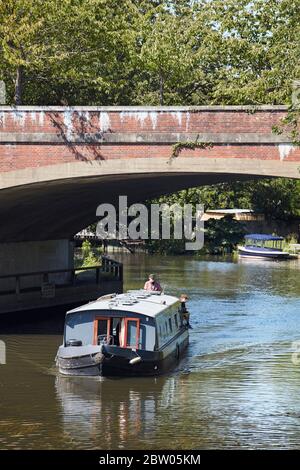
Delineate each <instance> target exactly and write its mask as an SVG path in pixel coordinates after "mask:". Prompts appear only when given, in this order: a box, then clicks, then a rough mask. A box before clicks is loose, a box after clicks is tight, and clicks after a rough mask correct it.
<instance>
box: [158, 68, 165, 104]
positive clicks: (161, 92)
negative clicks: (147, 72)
mask: <svg viewBox="0 0 300 470" xmlns="http://www.w3.org/2000/svg"><path fill="white" fill-rule="evenodd" d="M159 104H160V105H161V106H163V104H164V77H163V76H162V74H160V76H159Z"/></svg>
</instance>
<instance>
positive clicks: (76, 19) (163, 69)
mask: <svg viewBox="0 0 300 470" xmlns="http://www.w3.org/2000/svg"><path fill="white" fill-rule="evenodd" d="M299 14H300V4H299V1H298V0H281V1H280V2H279V1H278V0H269V1H268V2H266V1H265V0H253V1H252V2H249V1H248V0H214V1H208V0H197V1H193V2H192V1H186V0H173V1H170V0H157V1H155V0H122V2H120V1H119V0H110V1H109V2H108V1H106V0H63V1H62V0H0V79H4V80H5V82H6V85H7V89H8V101H9V103H12V102H14V101H15V100H16V91H17V86H18V87H19V90H18V91H19V99H20V101H21V102H22V103H23V104H69V105H73V104H85V105H88V104H89V105H94V104H97V105H117V104H119V105H122V104H127V105H129V104H132V105H136V104H148V105H156V104H166V105H182V104H184V105H188V104H191V105H193V104H194V105H197V104H252V105H254V106H255V105H257V104H262V103H273V104H281V103H287V104H290V103H291V98H290V97H291V89H292V80H293V79H297V78H299V72H300V70H299V68H300V66H299V64H300V61H299V58H300V48H299V37H300V23H299V21H298V20H299Z"/></svg>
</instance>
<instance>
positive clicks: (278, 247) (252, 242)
mask: <svg viewBox="0 0 300 470" xmlns="http://www.w3.org/2000/svg"><path fill="white" fill-rule="evenodd" d="M283 240H284V239H283V237H279V236H277V235H267V234H263V233H253V234H250V235H246V236H245V245H244V246H238V253H239V255H240V256H241V257H243V258H259V259H262V258H264V259H276V260H280V259H288V258H292V256H291V255H290V254H289V253H288V252H287V251H283V250H282V243H283ZM270 245H271V246H270Z"/></svg>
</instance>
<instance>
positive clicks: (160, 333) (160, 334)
mask: <svg viewBox="0 0 300 470" xmlns="http://www.w3.org/2000/svg"><path fill="white" fill-rule="evenodd" d="M159 336H162V330H161V325H159Z"/></svg>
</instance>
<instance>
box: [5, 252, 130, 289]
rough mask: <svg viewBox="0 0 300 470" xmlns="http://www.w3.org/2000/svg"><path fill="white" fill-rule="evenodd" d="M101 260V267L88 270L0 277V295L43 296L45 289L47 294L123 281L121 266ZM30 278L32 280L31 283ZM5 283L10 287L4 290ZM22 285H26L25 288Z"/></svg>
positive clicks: (29, 273)
mask: <svg viewBox="0 0 300 470" xmlns="http://www.w3.org/2000/svg"><path fill="white" fill-rule="evenodd" d="M101 259H102V264H101V265H98V266H93V267H88V268H72V269H56V270H47V271H46V270H43V271H35V272H27V273H14V274H8V275H1V276H0V295H7V294H17V295H18V294H21V293H24V292H34V291H41V293H42V295H43V293H45V292H46V291H47V289H48V292H49V291H50V290H51V288H55V289H56V288H58V289H59V288H65V287H70V286H76V285H84V284H100V283H101V282H105V281H108V280H116V281H123V264H122V263H119V262H118V261H115V260H112V259H110V258H108V257H107V256H102V257H101ZM89 274H90V275H89ZM30 278H32V279H31V282H30ZM5 281H8V284H12V286H10V285H9V286H8V288H7V289H6V288H5V286H4V284H5ZM10 281H12V282H10ZM26 281H27V282H26ZM1 284H2V286H1ZM24 284H27V286H26V285H24ZM30 284H33V285H30Z"/></svg>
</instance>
